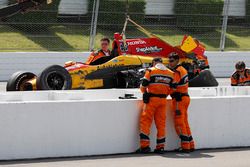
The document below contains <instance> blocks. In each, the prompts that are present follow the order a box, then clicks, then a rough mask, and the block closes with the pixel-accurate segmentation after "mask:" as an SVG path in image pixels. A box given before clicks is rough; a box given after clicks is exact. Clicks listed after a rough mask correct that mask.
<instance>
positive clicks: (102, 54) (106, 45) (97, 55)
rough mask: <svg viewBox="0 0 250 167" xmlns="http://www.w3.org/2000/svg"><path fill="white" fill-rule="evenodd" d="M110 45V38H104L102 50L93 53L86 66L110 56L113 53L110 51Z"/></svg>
mask: <svg viewBox="0 0 250 167" xmlns="http://www.w3.org/2000/svg"><path fill="white" fill-rule="evenodd" d="M109 45H110V40H109V39H108V38H102V39H101V49H100V50H98V51H96V52H92V53H91V55H90V56H89V58H88V60H87V61H86V64H90V63H92V62H94V61H96V60H98V59H100V58H102V57H105V56H110V55H111V51H110V50H109Z"/></svg>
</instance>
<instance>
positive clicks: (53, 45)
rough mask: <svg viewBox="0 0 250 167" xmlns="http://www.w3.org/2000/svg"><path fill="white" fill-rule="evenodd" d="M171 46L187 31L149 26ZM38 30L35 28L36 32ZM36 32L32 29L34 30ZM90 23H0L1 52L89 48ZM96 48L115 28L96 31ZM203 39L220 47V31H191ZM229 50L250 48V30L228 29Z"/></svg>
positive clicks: (131, 33)
mask: <svg viewBox="0 0 250 167" xmlns="http://www.w3.org/2000/svg"><path fill="white" fill-rule="evenodd" d="M148 29H150V30H151V31H152V32H153V33H154V34H156V35H157V36H159V37H160V38H162V39H163V40H165V41H166V42H168V43H170V44H172V45H178V44H180V42H181V41H182V38H183V35H185V34H187V33H186V32H185V31H182V30H178V29H173V28H165V27H164V28H162V29H159V28H158V29H155V28H153V29H152V28H148ZM34 30H35V31H34ZM32 31H33V32H32ZM89 32H90V27H89V26H45V27H43V28H41V27H34V26H27V25H26V26H22V27H20V26H7V25H0V52H4V51H6V52H12V51H87V50H88V48H89ZM97 32H98V33H97V36H96V43H95V48H98V46H99V40H100V39H101V38H102V37H103V36H108V37H110V38H112V37H113V31H107V30H103V29H98V30H97ZM191 35H193V36H194V37H196V38H197V39H199V40H200V41H202V42H203V43H204V44H205V46H206V47H207V50H210V51H216V50H219V44H220V30H215V31H212V32H207V33H203V34H191ZM127 36H128V37H142V36H143V34H141V33H140V32H139V31H137V30H134V31H129V32H127ZM226 50H234V51H238V50H250V29H246V28H244V29H240V30H239V29H236V28H231V29H229V30H228V33H227V39H226Z"/></svg>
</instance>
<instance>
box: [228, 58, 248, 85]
mask: <svg viewBox="0 0 250 167" xmlns="http://www.w3.org/2000/svg"><path fill="white" fill-rule="evenodd" d="M235 69H236V71H235V72H234V74H233V75H232V77H231V85H232V86H250V69H247V68H246V64H245V63H244V62H243V61H239V62H237V63H236V64H235Z"/></svg>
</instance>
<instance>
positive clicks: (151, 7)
mask: <svg viewBox="0 0 250 167" xmlns="http://www.w3.org/2000/svg"><path fill="white" fill-rule="evenodd" d="M145 14H146V15H173V14H174V0H146V9H145Z"/></svg>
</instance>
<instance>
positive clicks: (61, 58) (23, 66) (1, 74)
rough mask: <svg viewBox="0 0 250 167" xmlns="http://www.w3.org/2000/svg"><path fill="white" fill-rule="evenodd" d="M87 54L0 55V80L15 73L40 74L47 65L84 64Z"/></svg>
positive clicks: (21, 53) (29, 53) (32, 53)
mask: <svg viewBox="0 0 250 167" xmlns="http://www.w3.org/2000/svg"><path fill="white" fill-rule="evenodd" d="M88 55H89V53H81V52H63V53H60V52H27V53H26V52H14V53H5V52H1V53H0V80H1V81H3V80H8V79H9V78H10V76H11V75H12V74H13V73H14V72H16V71H30V72H34V73H35V74H38V73H40V72H41V71H42V70H43V69H44V68H46V67H48V66H49V65H54V64H58V65H62V66H63V65H64V63H65V62H67V61H71V60H73V61H77V62H85V60H86V59H87V57H88Z"/></svg>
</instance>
